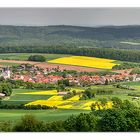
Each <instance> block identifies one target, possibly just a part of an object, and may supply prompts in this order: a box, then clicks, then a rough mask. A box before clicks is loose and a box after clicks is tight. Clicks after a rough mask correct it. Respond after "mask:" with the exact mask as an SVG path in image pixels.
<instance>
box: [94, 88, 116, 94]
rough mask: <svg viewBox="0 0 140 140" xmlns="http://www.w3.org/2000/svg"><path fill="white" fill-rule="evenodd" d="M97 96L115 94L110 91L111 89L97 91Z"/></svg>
mask: <svg viewBox="0 0 140 140" xmlns="http://www.w3.org/2000/svg"><path fill="white" fill-rule="evenodd" d="M96 94H97V95H108V94H113V90H110V89H97V91H96Z"/></svg>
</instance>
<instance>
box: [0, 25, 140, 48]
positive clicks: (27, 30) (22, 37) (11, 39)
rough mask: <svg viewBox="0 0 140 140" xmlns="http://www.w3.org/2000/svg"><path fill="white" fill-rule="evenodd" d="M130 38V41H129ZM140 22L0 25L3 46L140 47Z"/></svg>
mask: <svg viewBox="0 0 140 140" xmlns="http://www.w3.org/2000/svg"><path fill="white" fill-rule="evenodd" d="M129 42H130V43H129ZM139 42H140V26H105V27H80V26H65V25H59V26H10V25H0V46H39V45H43V46H44V45H45V46H50V45H65V46H68V47H69V46H71V45H73V46H78V47H105V48H120V49H140V44H139Z"/></svg>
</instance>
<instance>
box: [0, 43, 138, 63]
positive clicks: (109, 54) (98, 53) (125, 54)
mask: <svg viewBox="0 0 140 140" xmlns="http://www.w3.org/2000/svg"><path fill="white" fill-rule="evenodd" d="M0 52H1V53H54V54H72V55H83V56H92V57H99V58H108V59H114V60H121V61H130V62H139V61H140V51H138V50H137V51H136V50H121V49H107V48H78V47H73V46H71V47H67V46H28V47H27V46H18V47H17V46H7V47H5V46H3V47H0Z"/></svg>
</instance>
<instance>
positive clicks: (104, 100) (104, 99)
mask: <svg viewBox="0 0 140 140" xmlns="http://www.w3.org/2000/svg"><path fill="white" fill-rule="evenodd" d="M99 101H100V105H101V106H102V108H103V109H106V105H107V99H106V98H101V99H99Z"/></svg>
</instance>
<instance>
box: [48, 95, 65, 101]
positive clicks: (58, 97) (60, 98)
mask: <svg viewBox="0 0 140 140" xmlns="http://www.w3.org/2000/svg"><path fill="white" fill-rule="evenodd" d="M62 97H63V96H59V95H54V96H52V97H50V98H49V99H48V100H47V101H62V100H63V99H62Z"/></svg>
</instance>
